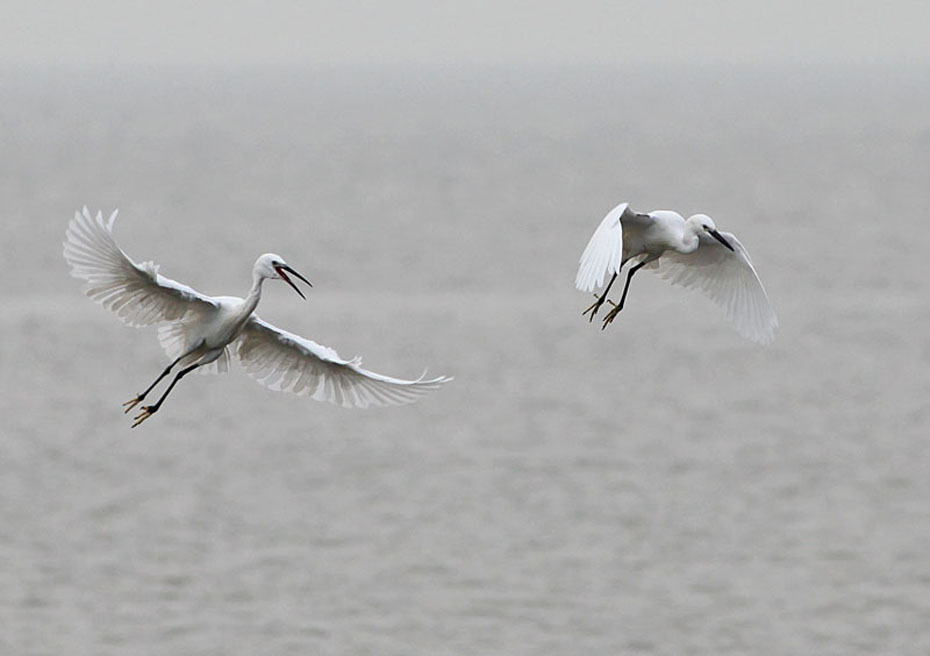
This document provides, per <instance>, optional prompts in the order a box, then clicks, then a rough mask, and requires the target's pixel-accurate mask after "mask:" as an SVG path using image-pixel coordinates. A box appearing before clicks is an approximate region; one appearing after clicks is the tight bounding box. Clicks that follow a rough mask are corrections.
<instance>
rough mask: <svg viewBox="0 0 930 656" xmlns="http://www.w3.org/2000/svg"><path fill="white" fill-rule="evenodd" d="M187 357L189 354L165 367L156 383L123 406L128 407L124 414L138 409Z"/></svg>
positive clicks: (179, 357)
mask: <svg viewBox="0 0 930 656" xmlns="http://www.w3.org/2000/svg"><path fill="white" fill-rule="evenodd" d="M186 355H188V354H187V353H184V354H181V355H179V356H178V358H177V359H176V360H175V361H174V362H172V363H171V364H169V365H168V366H167V367H165V370H164V371H163V372H161V375H160V376H159V377H158V378H156V379H155V382H154V383H152V384H151V385H149V386H148V387H147V388H145V391H144V392H142V393H141V394H137V395H136V397H135V398H134V399H130V400H128V401H126V403H124V404H123V405H124V406H125V407H126V409H125V410H123V412H124V413H125V412H129V411H130V410H132V409H133V408H134V407H136V404H137V403H139V402H141V401H142V400H143V399H144V398H145V397H146V395H147V394H148V393H149V392H151V391H152V389H153V388H154V387H155V386H156V385H158V383H160V382H161V381H162V379H163V378H164V377H165V376H167V375H168V374H170V373H171V370H172V369H174V367H175V366H176V365H177V364H178V362H180V361H181V359H182V358H184V356H186Z"/></svg>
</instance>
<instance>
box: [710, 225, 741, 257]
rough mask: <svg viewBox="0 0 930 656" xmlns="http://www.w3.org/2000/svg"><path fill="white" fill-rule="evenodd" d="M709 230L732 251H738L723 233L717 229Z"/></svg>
mask: <svg viewBox="0 0 930 656" xmlns="http://www.w3.org/2000/svg"><path fill="white" fill-rule="evenodd" d="M707 232H709V233H710V234H711V236H712V237H713V238H714V239H716V240H717V241H719V242H720V243H721V244H723V245H724V246H726V247H727V248H729V249H730V250H731V251H733V252H736V251H735V250H734V249H733V247H732V246H730V242H728V241H727V240H726V239H724V238H723V235H721V234H720V233H719V232H717V231H716V230H708V231H707Z"/></svg>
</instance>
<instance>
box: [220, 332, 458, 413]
mask: <svg viewBox="0 0 930 656" xmlns="http://www.w3.org/2000/svg"><path fill="white" fill-rule="evenodd" d="M237 355H238V356H239V360H240V361H241V362H242V365H243V366H244V367H245V370H246V371H247V372H248V373H249V375H250V376H252V378H254V379H255V380H257V381H258V382H259V383H261V384H262V385H265V386H267V387H269V388H271V389H273V390H279V391H285V392H293V393H295V394H299V395H306V396H310V397H311V398H314V399H316V400H318V401H329V402H330V403H335V404H337V405H341V406H344V407H359V408H365V407H368V406H369V405H379V406H385V405H400V404H404V403H411V402H413V401H416V400H417V399H419V398H420V397H421V396H423V395H425V394H426V393H428V392H431V391H432V390H435V389H437V388H438V387H439V386H440V385H442V384H444V383H446V382H448V381H450V380H452V378H450V377H447V376H439V377H438V378H431V379H425V378H424V377H423V376H421V377H420V378H418V379H416V380H402V379H399V378H391V377H390V376H384V375H381V374H377V373H374V372H372V371H367V370H365V369H362V367H361V359H360V358H355V359H352V360H344V359H342V358H340V357H339V354H338V353H336V351H334V350H333V349H331V348H328V347H326V346H321V345H320V344H317V343H316V342H313V341H310V340H309V339H305V338H303V337H300V336H299V335H295V334H293V333H289V332H287V331H286V330H281V329H280V328H277V327H275V326H272V325H271V324H270V323H267V322H266V321H262V320H261V319H259V318H258V317H257V316H255V315H253V316H252V318H251V319H249V321H248V323H247V324H246V326H245V328H244V329H243V331H242V334H241V335H240V336H239V341H238V351H237Z"/></svg>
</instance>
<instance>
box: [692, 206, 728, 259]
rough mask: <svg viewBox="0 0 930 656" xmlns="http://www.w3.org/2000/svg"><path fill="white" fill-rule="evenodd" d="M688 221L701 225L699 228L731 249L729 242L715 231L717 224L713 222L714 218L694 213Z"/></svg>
mask: <svg viewBox="0 0 930 656" xmlns="http://www.w3.org/2000/svg"><path fill="white" fill-rule="evenodd" d="M689 221H694V222H696V223H698V224H699V225H700V226H701V230H703V231H704V232H706V233H707V234H709V235H710V236H711V237H713V238H714V239H716V240H717V241H719V242H720V243H721V244H723V245H724V246H726V247H727V248H729V249H730V250H731V251H732V250H733V246H731V245H730V242H728V241H727V240H726V238H725V237H724V236H723V235H721V234H720V233H719V232H717V224H716V223H714V220H713V219H712V218H710V217H709V216H707V215H706V214H695V215H694V216H692V217H691V218H690V219H689Z"/></svg>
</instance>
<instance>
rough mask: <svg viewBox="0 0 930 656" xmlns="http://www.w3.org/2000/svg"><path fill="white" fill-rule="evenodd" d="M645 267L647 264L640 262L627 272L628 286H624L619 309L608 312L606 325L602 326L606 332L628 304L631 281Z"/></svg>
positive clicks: (618, 304)
mask: <svg viewBox="0 0 930 656" xmlns="http://www.w3.org/2000/svg"><path fill="white" fill-rule="evenodd" d="M644 266H646V262H640V263H639V264H637V265H636V266H635V267H633V268H632V269H630V270H629V272H627V274H626V284H625V285H624V286H623V294H622V295H621V296H620V302H619V303H617V307H615V308H614V309H613V310H611V311H610V312H608V313H607V316H605V317H604V325H603V326H601V330H604V328H606V327H607V324H609V323H610V322H611V321H613V320H614V317H616V316H617V315H618V314H619V313H620V310H622V309H623V304H624V303H625V302H626V294H627V292H628V291H630V281H631V280H633V274H634V273H636V272H637V271H639V270H640V269H642V268H643V267H644Z"/></svg>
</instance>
